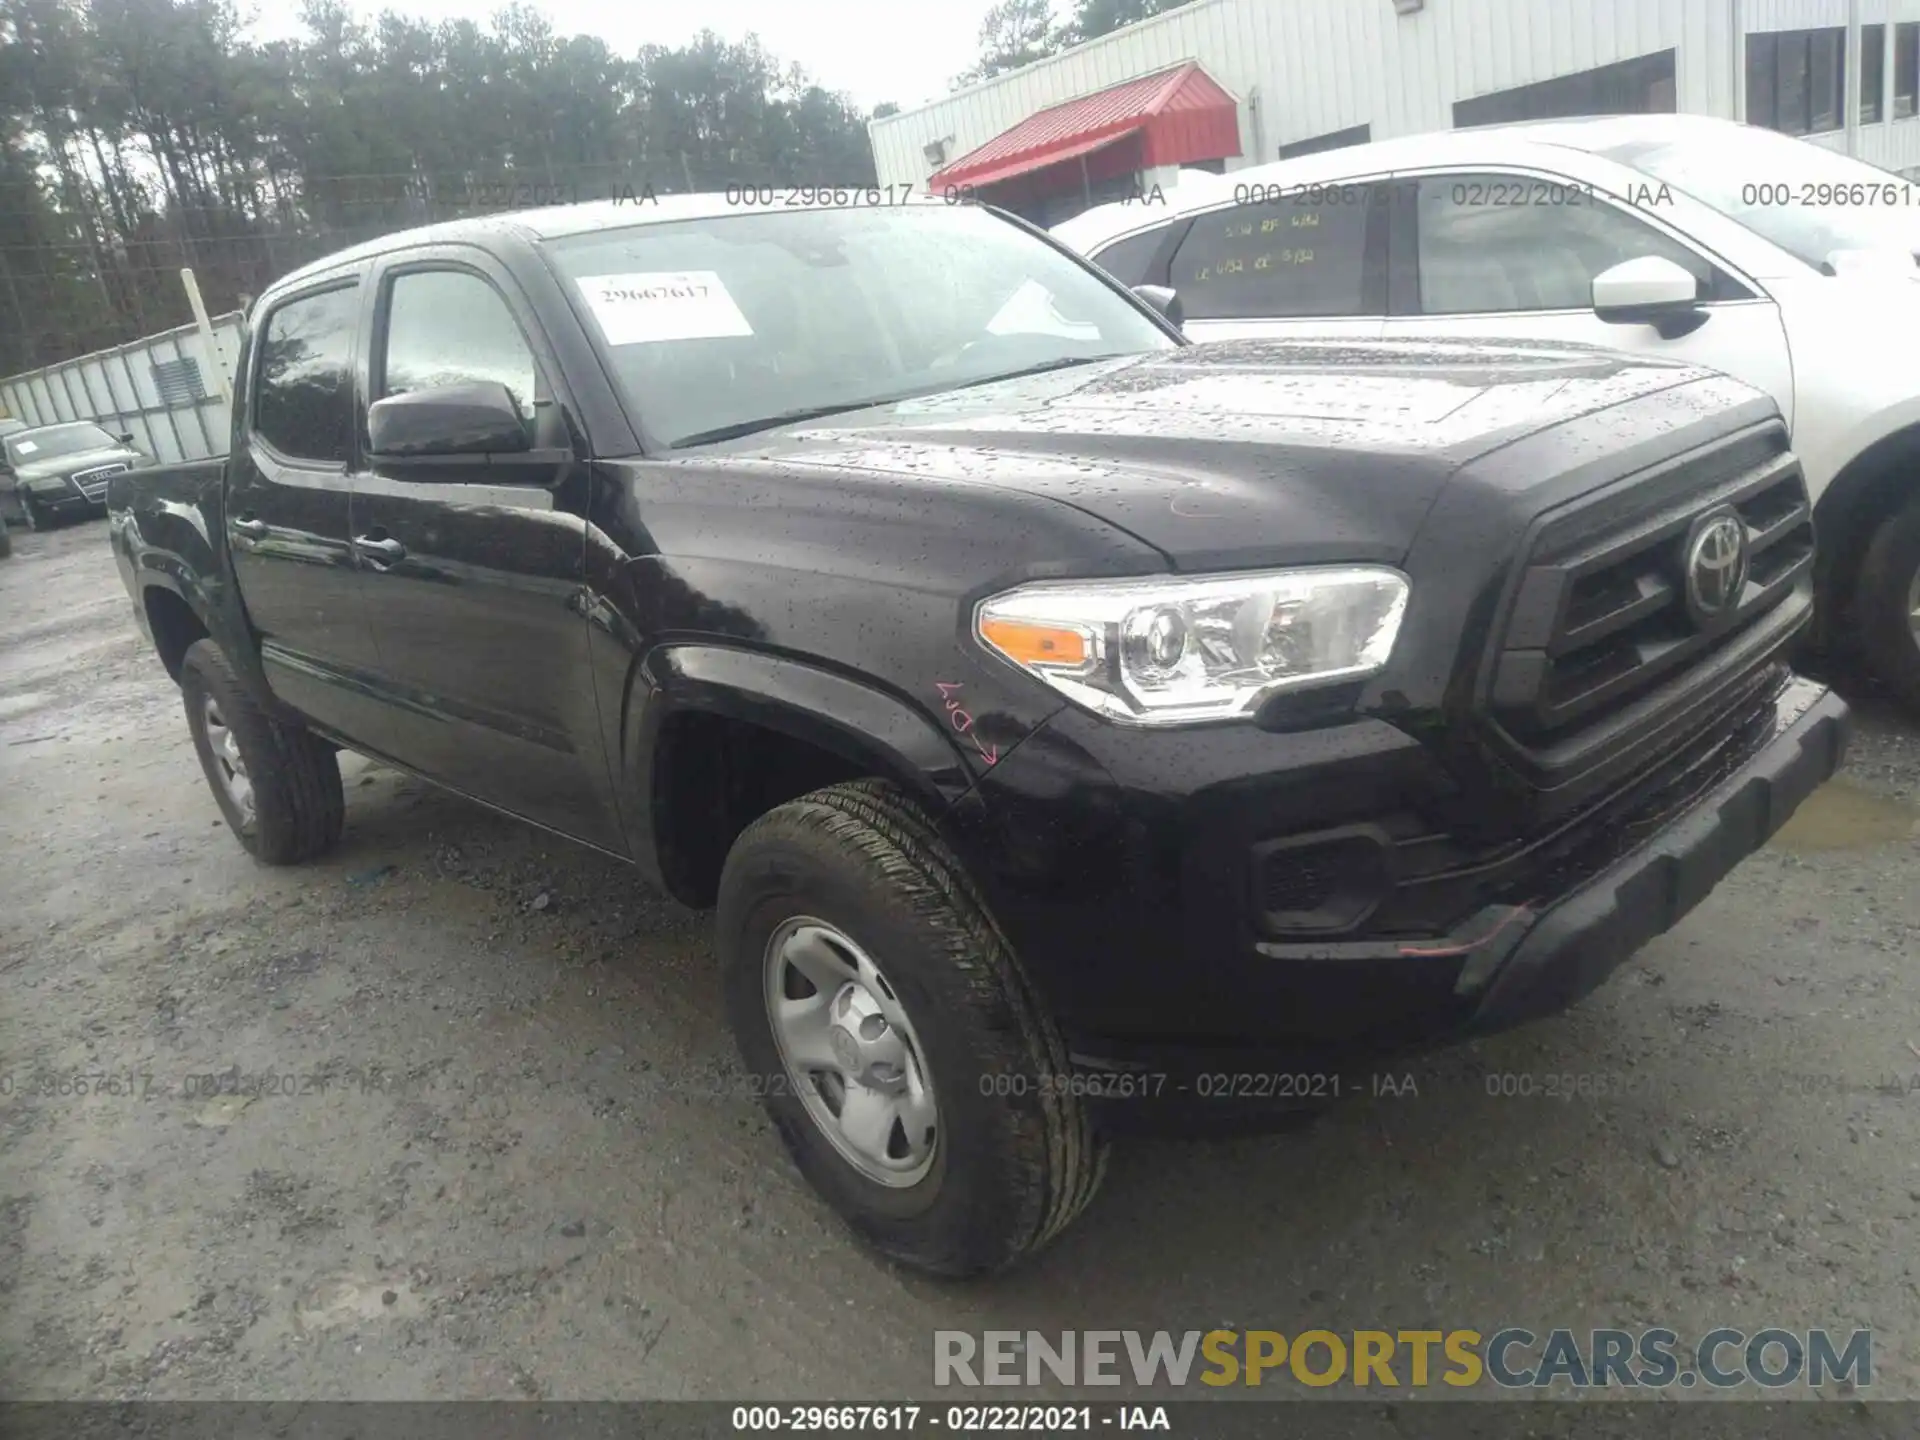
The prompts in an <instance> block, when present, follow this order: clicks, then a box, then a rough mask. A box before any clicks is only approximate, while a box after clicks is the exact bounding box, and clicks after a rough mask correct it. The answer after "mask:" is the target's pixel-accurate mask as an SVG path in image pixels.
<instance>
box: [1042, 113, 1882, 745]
mask: <svg viewBox="0 0 1920 1440" xmlns="http://www.w3.org/2000/svg"><path fill="white" fill-rule="evenodd" d="M1053 233H1054V235H1055V236H1056V238H1058V239H1059V240H1061V241H1062V242H1064V243H1065V244H1067V245H1069V246H1071V247H1072V248H1074V249H1075V250H1077V251H1079V252H1080V253H1081V254H1084V255H1086V256H1089V257H1090V258H1092V259H1093V260H1095V261H1097V262H1098V263H1099V264H1101V265H1102V266H1104V267H1105V268H1106V269H1107V270H1109V271H1110V272H1112V273H1113V274H1114V276H1115V277H1116V278H1118V279H1120V280H1122V281H1123V282H1125V283H1126V284H1129V285H1151V286H1161V287H1168V288H1171V289H1172V290H1173V291H1174V292H1175V296H1174V299H1173V301H1172V302H1170V303H1171V304H1172V308H1173V311H1174V312H1175V313H1177V314H1178V315H1179V316H1180V318H1181V320H1182V323H1183V324H1184V327H1185V329H1186V332H1187V334H1188V335H1189V336H1191V337H1192V338H1193V339H1195V340H1217V339H1228V338H1246V337H1255V336H1259V337H1266V336H1274V337H1291V336H1300V337H1315V338H1328V337H1351V338H1354V339H1365V340H1369V341H1377V340H1382V339H1385V340H1395V339H1399V340H1410V341H1418V340H1426V339H1458V338H1461V337H1475V338H1512V339H1532V340H1552V341H1558V342H1567V341H1576V342H1585V343H1588V344H1594V345H1603V346H1607V347H1609V348H1612V349H1617V350H1628V351H1634V352H1639V353H1643V354H1652V355H1661V356H1671V357H1673V358H1674V359H1676V360H1682V361H1688V362H1692V363H1696V364H1704V365H1709V366H1712V367H1714V368H1716V369H1719V370H1724V371H1726V372H1727V373H1729V374H1731V375H1734V376H1736V377H1738V378H1740V379H1742V380H1745V381H1747V382H1748V383H1750V384H1752V385H1755V386H1757V387H1759V388H1760V389H1763V390H1765V391H1767V392H1768V393H1770V394H1771V395H1772V396H1773V397H1774V399H1775V400H1777V401H1778V402H1779V405H1780V409H1781V412H1782V414H1783V415H1784V416H1785V417H1786V420H1787V423H1788V425H1789V426H1790V427H1791V430H1792V436H1793V446H1794V449H1795V450H1796V451H1797V452H1798V453H1799V455H1800V459H1801V463H1802V464H1803V465H1804V466H1805V467H1806V476H1807V484H1808V487H1809V489H1810V490H1811V491H1812V493H1813V495H1814V497H1815V498H1816V500H1817V502H1818V503H1817V508H1816V511H1815V515H1816V521H1817V524H1818V527H1819V535H1820V561H1819V565H1818V570H1817V574H1816V585H1817V587H1818V599H1819V616H1820V619H1819V622H1818V628H1817V630H1816V636H1817V638H1818V639H1819V641H1820V642H1821V643H1822V644H1823V645H1824V646H1825V647H1826V648H1829V649H1838V648H1846V649H1853V650H1856V651H1858V652H1859V653H1860V654H1861V656H1862V658H1864V659H1865V660H1866V661H1867V662H1868V663H1869V664H1870V665H1871V667H1872V668H1873V669H1874V671H1875V672H1876V673H1877V674H1878V675H1879V677H1880V679H1881V680H1882V681H1883V682H1884V683H1885V684H1886V685H1887V687H1888V688H1889V689H1890V690H1892V691H1893V692H1894V693H1895V694H1896V695H1897V696H1899V697H1900V699H1901V700H1902V701H1903V702H1904V703H1905V704H1906V705H1907V706H1908V707H1910V708H1911V709H1913V710H1914V711H1916V712H1920V184H1916V183H1913V182H1910V181H1906V180H1903V179H1901V178H1900V177H1899V176H1897V175H1894V174H1891V173H1890V172H1888V171H1884V170H1880V169H1877V168H1875V167H1874V166H1871V165H1867V164H1864V163H1862V162H1861V161H1858V160H1853V159H1849V158H1847V157H1846V156H1843V155H1839V154H1835V153H1834V152H1832V151H1829V150H1826V149H1823V148H1821V147H1819V146H1816V145H1813V144H1810V143H1808V142H1806V141H1802V140H1795V139H1790V138H1788V137H1786V136H1784V135H1779V134H1775V133H1774V132H1772V131H1769V130H1762V129H1758V128H1755V127H1752V126H1747V125H1738V124H1735V123H1733V122H1731V121H1725V120H1714V119H1708V118H1706V117H1702V116H1691V115H1636V116H1607V117H1598V118H1594V119H1584V120H1555V121H1540V122H1534V123H1530V124H1524V125H1509V126H1494V127H1488V128H1485V129H1469V130H1456V131H1450V132H1444V133H1440V134H1433V135H1419V136H1410V137H1407V138H1404V139H1397V140H1386V141H1381V142H1379V143H1377V144H1370V145H1357V146H1353V147H1351V148H1349V149H1344V150H1336V151H1330V152H1325V153H1322V154H1317V155H1311V156H1304V157H1301V158H1300V159H1297V160H1288V161H1282V162H1280V163H1278V164H1271V165H1259V166H1254V167H1250V168H1247V169H1242V170H1236V171H1234V172H1232V173H1231V174H1228V175H1224V176H1217V177H1208V178H1207V179H1205V180H1193V179H1189V178H1187V177H1183V178H1182V180H1181V183H1180V184H1179V185H1178V186H1177V187H1174V188H1171V189H1168V190H1165V191H1163V192H1148V193H1147V194H1146V195H1145V196H1144V197H1143V198H1139V199H1134V200H1131V201H1128V202H1122V203H1114V204H1109V205H1104V206H1101V207H1099V208H1097V209H1095V210H1090V211H1088V212H1086V213H1085V214H1083V215H1079V216H1076V217H1074V218H1073V219H1071V220H1068V221H1066V222H1065V223H1063V224H1061V225H1059V226H1057V227H1056V228H1055V230H1054V232H1053Z"/></svg>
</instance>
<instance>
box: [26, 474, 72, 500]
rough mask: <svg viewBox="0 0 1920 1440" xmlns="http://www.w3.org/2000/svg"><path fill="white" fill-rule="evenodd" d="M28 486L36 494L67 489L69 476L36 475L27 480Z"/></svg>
mask: <svg viewBox="0 0 1920 1440" xmlns="http://www.w3.org/2000/svg"><path fill="white" fill-rule="evenodd" d="M27 488H28V489H29V490H32V491H34V492H35V493H36V494H42V495H44V494H47V493H50V492H51V491H54V490H65V489H66V488H67V477H66V476H64V475H36V476H34V477H33V479H31V480H29V481H27Z"/></svg>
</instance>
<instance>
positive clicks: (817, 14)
mask: <svg viewBox="0 0 1920 1440" xmlns="http://www.w3.org/2000/svg"><path fill="white" fill-rule="evenodd" d="M532 3H533V5H534V8H535V9H538V10H542V11H544V12H546V14H547V15H548V17H549V18H551V19H552V21H553V25H554V28H555V29H556V30H558V31H560V32H561V33H562V34H582V35H597V36H599V37H600V38H601V39H602V40H605V41H606V42H607V44H608V45H610V46H611V47H612V48H613V49H614V50H615V51H617V52H618V53H620V54H622V55H631V54H633V53H634V52H635V51H636V50H638V49H639V48H640V47H641V46H642V45H646V44H649V43H651V44H658V45H684V44H685V43H686V42H687V41H689V40H691V39H692V38H693V37H694V36H695V35H696V34H698V33H699V32H700V31H701V30H702V29H711V30H714V31H716V32H718V33H719V34H720V35H721V36H722V37H723V38H725V39H727V40H739V39H742V38H744V37H745V36H746V35H747V33H748V32H750V31H751V32H754V33H757V34H758V35H759V36H760V39H761V41H762V42H763V43H764V44H765V45H766V47H767V49H769V50H770V51H772V52H773V53H774V54H775V55H776V56H778V57H779V58H780V59H781V60H782V61H783V62H787V61H790V62H793V63H796V64H798V65H800V66H801V67H802V68H804V69H805V70H806V71H807V73H808V74H809V75H811V76H812V77H813V78H814V79H815V80H817V81H818V82H820V83H821V84H822V85H825V86H826V87H827V88H828V89H830V90H844V91H846V92H847V94H848V95H850V96H851V97H852V98H853V100H854V102H855V103H856V104H858V105H859V106H861V107H862V109H872V108H873V106H875V105H878V104H879V103H880V102H881V101H883V100H893V101H897V102H898V103H899V104H900V106H901V107H902V108H903V109H912V108H913V107H914V106H915V105H917V104H919V103H921V102H922V101H926V100H932V99H936V98H937V97H939V96H941V95H944V94H945V93H946V91H947V82H948V81H949V80H951V79H952V78H953V77H954V76H955V75H957V74H959V73H960V72H961V71H962V70H965V69H966V68H967V67H968V66H970V65H971V64H973V61H974V57H975V55H976V53H977V52H978V50H979V38H980V22H981V20H982V19H983V18H984V17H985V15H986V12H987V9H988V7H989V5H990V4H991V3H992V0H687V3H680V4H668V3H662V0H532ZM352 4H353V8H354V9H355V10H357V11H359V12H360V13H361V14H363V15H365V16H366V17H367V18H368V19H372V18H373V17H374V16H376V15H378V14H379V13H380V12H381V11H382V10H397V11H399V12H400V13H401V14H404V15H416V16H420V17H423V18H425V19H428V20H456V19H463V18H471V19H475V20H484V18H485V17H486V16H489V15H491V14H493V13H494V11H495V10H497V9H498V8H499V6H497V5H495V4H494V3H492V0H392V3H381V0H352ZM256 5H257V9H256V13H257V14H258V15H259V16H260V17H261V18H260V19H258V20H257V21H256V22H255V23H254V25H253V27H252V30H253V33H254V34H255V35H256V36H258V37H259V38H261V39H268V40H270V39H278V38H281V37H284V36H290V35H294V34H297V33H299V28H300V27H299V22H298V20H297V19H295V18H294V8H295V7H294V6H292V5H291V4H285V3H281V0H256Z"/></svg>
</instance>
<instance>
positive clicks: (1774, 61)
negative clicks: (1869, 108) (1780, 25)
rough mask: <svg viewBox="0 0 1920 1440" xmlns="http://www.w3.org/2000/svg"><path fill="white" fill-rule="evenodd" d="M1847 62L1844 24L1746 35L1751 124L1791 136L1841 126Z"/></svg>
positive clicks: (1843, 113)
mask: <svg viewBox="0 0 1920 1440" xmlns="http://www.w3.org/2000/svg"><path fill="white" fill-rule="evenodd" d="M1846 58H1847V32H1846V28H1845V27H1844V26H1837V25H1836V26H1829V27H1827V28H1826V29H1823V30H1774V31H1768V32H1766V33H1764V34H1759V35H1749V36H1747V123H1748V124H1750V125H1765V126H1766V127H1767V128H1768V129H1770V130H1779V131H1781V132H1782V133H1784V134H1787V135H1818V134H1821V133H1822V132H1824V131H1828V130H1838V129H1840V128H1842V127H1843V126H1844V125H1845V124H1846V119H1845V115H1846V94H1847V76H1846Z"/></svg>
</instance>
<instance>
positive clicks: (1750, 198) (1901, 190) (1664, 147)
mask: <svg viewBox="0 0 1920 1440" xmlns="http://www.w3.org/2000/svg"><path fill="white" fill-rule="evenodd" d="M1594 153H1595V154H1598V155H1603V156H1605V157H1606V158H1607V159H1609V160H1614V161H1617V162H1619V163H1620V164H1622V165H1627V166H1631V167H1632V168H1634V169H1636V170H1639V171H1640V172H1642V173H1643V174H1645V175H1648V176H1650V177H1651V178H1652V179H1653V180H1654V181H1655V182H1658V183H1662V184H1666V185H1671V186H1672V187H1673V188H1674V189H1675V190H1678V191H1681V192H1683V193H1685V194H1687V195H1690V196H1692V197H1693V198H1694V199H1695V200H1698V201H1699V202H1700V203H1701V204H1703V205H1707V206H1710V207H1712V208H1713V209H1715V210H1718V211H1719V212H1720V213H1721V214H1722V215H1725V216H1727V217H1728V218H1729V219H1732V220H1737V221H1738V222H1739V223H1740V224H1742V225H1745V226H1746V227H1747V228H1748V229H1750V230H1752V231H1754V232H1755V233H1756V234H1758V235H1760V236H1762V237H1763V238H1765V239H1767V240H1770V241H1772V242H1773V243H1774V244H1775V245H1778V246H1779V247H1780V248H1781V249H1782V250H1785V251H1786V252H1787V253H1788V254H1790V255H1794V256H1797V257H1798V258H1799V259H1801V260H1804V261H1805V262H1806V263H1807V264H1809V265H1811V266H1813V267H1815V268H1816V269H1819V268H1821V267H1823V266H1828V265H1830V263H1831V258H1832V257H1833V256H1834V255H1836V254H1839V253H1843V252H1858V251H1878V252H1889V253H1893V254H1896V255H1904V256H1907V257H1911V256H1912V255H1913V254H1914V253H1915V252H1917V251H1920V209H1917V208H1915V204H1914V201H1915V200H1916V199H1920V194H1917V193H1916V192H1915V190H1914V187H1913V185H1912V184H1911V183H1910V182H1907V181H1903V180H1902V179H1901V178H1900V177H1899V176H1898V175H1895V174H1894V173H1893V172H1892V171H1889V170H1882V169H1880V168H1879V167H1877V166H1874V165H1869V164H1867V163H1866V162H1865V161H1864V160H1855V159H1852V158H1850V157H1848V156H1845V155H1838V154H1835V153H1834V152H1833V151H1831V150H1828V149H1826V148H1824V147H1822V146H1819V145H1811V144H1808V143H1807V142H1806V141H1805V140H1793V139H1789V138H1788V137H1786V136H1784V135H1775V134H1772V133H1770V132H1769V131H1766V130H1750V129H1742V128H1739V127H1736V126H1728V127H1726V129H1725V131H1724V132H1723V133H1721V134H1718V135H1716V136H1715V137H1714V138H1712V139H1705V138H1691V137H1689V138H1684V139H1678V140H1633V141H1627V142H1624V143H1622V144H1618V145H1611V146H1606V147H1604V148H1602V149H1599V150H1596V151H1595V152H1594Z"/></svg>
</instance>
